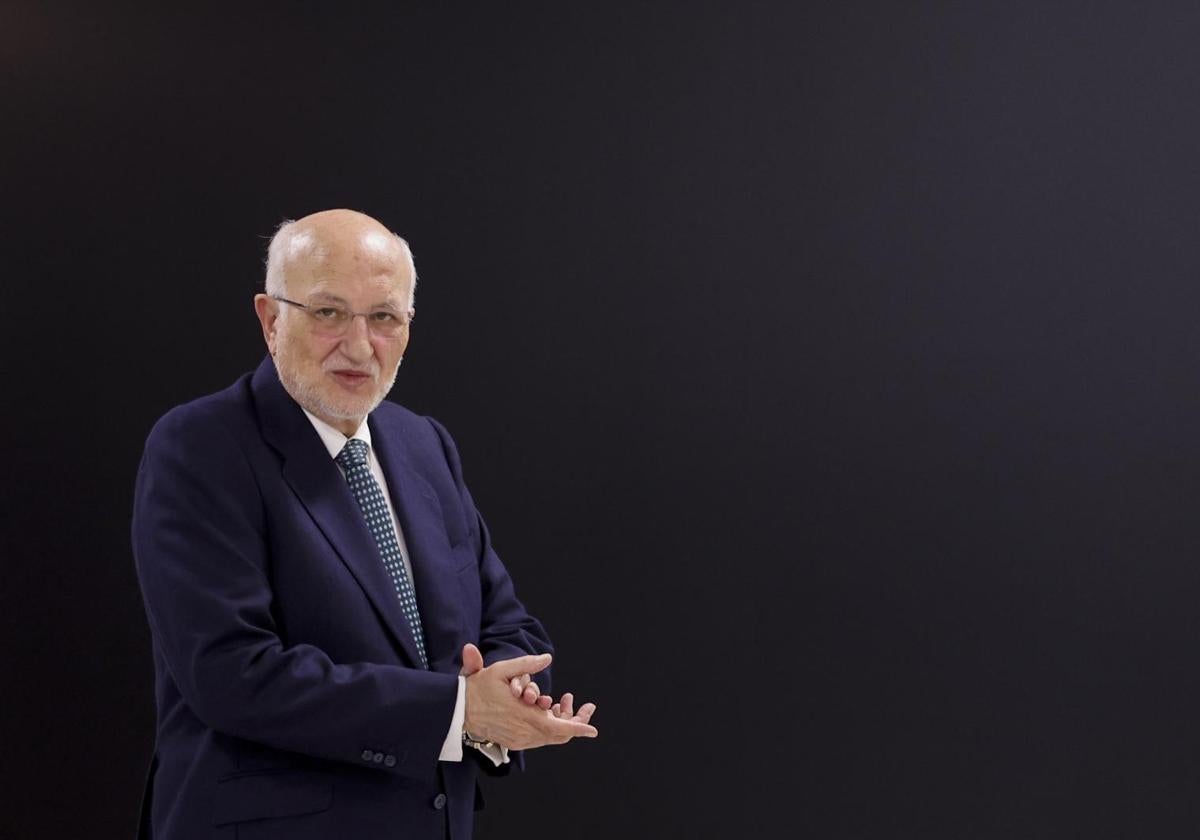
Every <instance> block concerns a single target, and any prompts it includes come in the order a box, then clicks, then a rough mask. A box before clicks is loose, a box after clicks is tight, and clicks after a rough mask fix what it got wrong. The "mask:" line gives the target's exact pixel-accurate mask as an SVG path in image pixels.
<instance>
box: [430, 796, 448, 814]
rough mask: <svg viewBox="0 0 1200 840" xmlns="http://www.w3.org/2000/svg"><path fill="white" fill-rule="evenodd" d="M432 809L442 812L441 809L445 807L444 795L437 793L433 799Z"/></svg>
mask: <svg viewBox="0 0 1200 840" xmlns="http://www.w3.org/2000/svg"><path fill="white" fill-rule="evenodd" d="M433 807H434V808H437V809H438V810H439V811H440V810H442V809H443V808H445V807H446V794H444V793H439V794H438V795H437V796H435V797H433Z"/></svg>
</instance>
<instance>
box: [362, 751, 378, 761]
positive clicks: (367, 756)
mask: <svg viewBox="0 0 1200 840" xmlns="http://www.w3.org/2000/svg"><path fill="white" fill-rule="evenodd" d="M374 755H375V753H373V752H371V751H370V750H363V751H362V760H363V761H370V760H371V758H372V756H374Z"/></svg>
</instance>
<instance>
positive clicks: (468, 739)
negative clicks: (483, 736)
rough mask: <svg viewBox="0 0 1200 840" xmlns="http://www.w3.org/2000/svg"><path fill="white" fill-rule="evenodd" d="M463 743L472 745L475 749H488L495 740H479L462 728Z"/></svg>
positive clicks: (493, 745)
mask: <svg viewBox="0 0 1200 840" xmlns="http://www.w3.org/2000/svg"><path fill="white" fill-rule="evenodd" d="M463 743H464V744H466V745H467V746H468V747H474V748H475V749H477V750H489V749H492V748H494V747H495V746H496V742H495V741H481V740H479V739H478V738H475V737H474V736H472V735H471V733H470V732H468V731H467V730H465V729H464V730H463Z"/></svg>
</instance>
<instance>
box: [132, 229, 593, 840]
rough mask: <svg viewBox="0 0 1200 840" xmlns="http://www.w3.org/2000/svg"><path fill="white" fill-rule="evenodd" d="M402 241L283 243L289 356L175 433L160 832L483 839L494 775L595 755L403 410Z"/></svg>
mask: <svg viewBox="0 0 1200 840" xmlns="http://www.w3.org/2000/svg"><path fill="white" fill-rule="evenodd" d="M415 283H416V272H415V269H414V267H413V261H412V256H411V254H410V252H409V250H408V246H407V244H406V243H405V242H404V240H403V239H400V238H399V237H398V236H396V235H394V234H392V233H391V232H389V231H388V230H387V229H386V228H384V227H383V226H382V225H381V224H379V223H378V222H376V221H375V220H374V219H371V218H369V217H367V216H364V215H362V214H360V213H355V212H352V211H348V210H331V211H326V212H323V213H317V214H314V215H312V216H308V217H306V218H304V219H301V220H299V221H297V222H291V223H288V224H285V225H284V226H283V227H281V228H280V230H279V232H278V233H277V234H276V236H275V237H274V239H273V240H272V241H271V245H270V248H269V252H268V265H267V281H266V294H260V295H257V296H256V297H255V299H254V307H255V311H256V312H257V314H258V319H259V322H260V323H261V325H262V331H263V337H264V338H265V339H266V344H267V348H268V350H269V351H270V358H267V359H265V360H264V361H263V363H262V364H261V365H259V367H258V370H257V371H255V372H254V373H253V374H247V375H246V376H244V377H242V378H241V379H239V380H238V381H237V382H235V383H234V384H233V385H232V386H230V387H229V388H227V389H225V390H224V391H221V392H219V393H217V394H213V395H211V396H208V397H204V398H202V399H199V400H197V401H195V402H192V403H188V404H187V405H183V406H180V407H178V408H176V409H174V410H172V411H171V412H169V413H168V414H167V415H166V416H164V417H163V418H162V419H161V420H160V421H159V422H158V423H157V424H156V425H155V427H154V429H153V431H152V432H151V433H150V437H149V439H148V441H147V443H146V450H145V455H144V457H143V459H142V464H141V469H140V470H139V473H138V481H137V490H136V498H135V507H134V519H133V544H134V555H135V559H136V564H137V571H138V578H139V581H140V583H141V587H142V593H143V596H144V598H145V602H146V613H147V617H148V620H149V624H150V628H151V635H152V639H153V647H154V665H155V677H156V699H157V708H158V730H157V742H156V748H155V756H154V761H153V762H152V765H151V772H150V776H149V778H148V780H147V789H146V795H145V797H144V800H143V816H142V830H141V836H143V837H154V838H158V840H201V838H233V837H237V838H241V840H247V838H263V839H264V840H265V839H266V838H287V840H305V838H331V837H353V838H356V840H370V838H385V837H386V838H396V837H405V838H429V840H433V838H437V839H438V840H442V838H445V837H451V838H454V840H459V839H460V838H467V837H470V836H471V826H472V816H473V810H474V808H475V807H476V803H477V802H479V798H478V790H477V786H476V782H475V772H476V768H482V769H484V770H486V771H488V772H492V773H502V772H505V771H507V770H508V769H509V768H510V767H511V766H512V764H513V763H520V761H521V754H520V753H519V752H514V753H512V754H509V752H508V750H510V749H511V750H524V749H529V748H532V747H538V746H543V745H546V744H559V743H563V742H565V741H568V740H570V739H571V738H574V737H595V735H596V730H595V728H593V727H592V726H591V724H590V723H589V720H590V718H591V716H592V713H593V711H594V709H595V707H594V706H593V705H592V704H590V703H589V704H586V705H584V706H582V707H581V708H579V710H578V711H576V710H575V709H574V708H573V699H572V697H571V695H570V694H564V695H563V696H562V698H561V700H560V701H559V702H558V703H554V702H552V699H551V697H550V696H549V695H548V694H546V693H544V692H547V691H548V690H549V670H548V665H549V664H550V654H551V647H550V643H549V641H548V639H547V638H546V633H545V631H544V630H543V629H542V626H541V624H540V623H539V622H538V621H537V620H536V619H535V618H533V617H532V616H531V615H529V613H527V612H526V610H525V608H524V606H523V605H522V604H521V602H520V601H519V600H517V597H516V594H515V592H514V589H513V584H512V581H511V580H510V578H509V576H508V573H507V571H505V568H504V566H503V565H502V564H501V562H500V559H499V558H498V557H497V556H496V554H495V552H494V551H493V550H492V546H491V541H490V538H489V536H488V532H487V528H486V527H485V526H484V524H483V520H482V519H481V518H480V516H479V513H478V512H477V511H476V509H475V504H474V502H473V501H472V499H471V494H470V493H469V492H468V491H467V488H466V485H465V484H464V483H463V476H462V468H461V466H460V464H459V458H458V452H457V451H456V449H455V446H454V442H453V441H452V440H451V439H450V436H449V435H448V434H447V432H446V430H445V429H444V428H442V427H441V426H440V425H439V424H438V423H437V422H436V421H434V420H431V419H429V418H427V417H420V416H417V415H415V414H413V413H411V412H409V411H407V410H405V409H403V408H401V407H399V406H398V405H395V404H392V403H388V402H383V398H384V396H385V395H386V394H387V392H388V390H389V389H390V388H391V387H392V383H393V381H394V379H395V376H396V371H397V369H398V367H399V365H400V361H401V358H402V357H403V355H404V350H405V347H406V346H407V345H408V340H409V329H410V324H411V321H412V317H413V289H414V285H415Z"/></svg>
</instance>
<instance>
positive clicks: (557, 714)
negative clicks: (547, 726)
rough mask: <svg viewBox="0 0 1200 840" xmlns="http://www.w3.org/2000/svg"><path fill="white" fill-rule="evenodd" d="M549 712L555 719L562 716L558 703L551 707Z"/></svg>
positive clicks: (560, 706)
mask: <svg viewBox="0 0 1200 840" xmlns="http://www.w3.org/2000/svg"><path fill="white" fill-rule="evenodd" d="M550 711H551V712H552V713H553V714H554V716H555V717H561V716H562V705H561V704H559V703H555V704H554V705H553V706H551V707H550Z"/></svg>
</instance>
